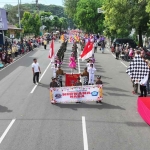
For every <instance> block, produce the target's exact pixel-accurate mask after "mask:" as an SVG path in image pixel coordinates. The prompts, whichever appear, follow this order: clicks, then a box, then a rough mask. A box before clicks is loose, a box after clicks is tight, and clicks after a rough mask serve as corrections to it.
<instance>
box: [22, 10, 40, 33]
mask: <svg viewBox="0 0 150 150" xmlns="http://www.w3.org/2000/svg"><path fill="white" fill-rule="evenodd" d="M21 24H22V25H23V29H24V33H33V34H34V35H35V36H37V35H39V28H40V26H41V20H40V17H39V15H38V14H36V13H34V14H31V13H30V12H24V14H23V18H22V20H21Z"/></svg>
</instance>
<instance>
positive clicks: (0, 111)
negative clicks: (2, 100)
mask: <svg viewBox="0 0 150 150" xmlns="http://www.w3.org/2000/svg"><path fill="white" fill-rule="evenodd" d="M4 112H12V110H9V109H8V108H7V107H5V106H1V105H0V113H4Z"/></svg>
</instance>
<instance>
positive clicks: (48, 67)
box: [30, 62, 51, 94]
mask: <svg viewBox="0 0 150 150" xmlns="http://www.w3.org/2000/svg"><path fill="white" fill-rule="evenodd" d="M50 65H51V62H50V63H49V64H48V66H47V68H46V69H45V71H44V72H43V74H42V75H41V77H40V79H39V81H41V80H42V78H43V76H44V75H45V73H46V71H47V70H48V68H49V67H50ZM37 86H38V85H35V86H34V87H33V89H32V91H31V92H30V93H31V94H32V93H33V92H34V90H35V89H36V87H37Z"/></svg>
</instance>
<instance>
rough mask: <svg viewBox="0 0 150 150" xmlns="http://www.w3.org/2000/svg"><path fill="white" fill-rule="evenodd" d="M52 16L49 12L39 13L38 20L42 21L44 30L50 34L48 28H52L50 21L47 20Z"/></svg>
mask: <svg viewBox="0 0 150 150" xmlns="http://www.w3.org/2000/svg"><path fill="white" fill-rule="evenodd" d="M51 15H52V13H51V12H41V13H40V18H41V21H42V25H45V26H46V30H48V32H50V28H51V27H52V20H50V19H49V17H50V16H51Z"/></svg>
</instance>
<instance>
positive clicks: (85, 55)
mask: <svg viewBox="0 0 150 150" xmlns="http://www.w3.org/2000/svg"><path fill="white" fill-rule="evenodd" d="M92 54H93V43H91V42H90V41H88V43H87V44H86V46H85V47H84V49H83V52H82V53H81V55H80V58H81V59H82V61H84V60H85V59H88V58H89V57H92Z"/></svg>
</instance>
